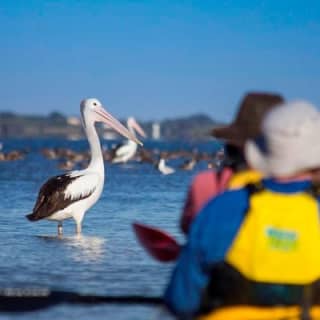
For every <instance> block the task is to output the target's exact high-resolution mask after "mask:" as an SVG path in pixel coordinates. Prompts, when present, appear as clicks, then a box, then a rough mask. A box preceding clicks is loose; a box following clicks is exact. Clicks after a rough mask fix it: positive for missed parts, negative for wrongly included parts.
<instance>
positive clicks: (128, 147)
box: [112, 117, 147, 163]
mask: <svg viewBox="0 0 320 320" xmlns="http://www.w3.org/2000/svg"><path fill="white" fill-rule="evenodd" d="M127 127H128V129H129V131H130V132H131V134H132V135H134V136H136V134H135V131H137V132H138V133H139V134H140V135H141V136H142V137H144V138H145V137H146V136H147V135H146V133H145V132H144V131H143V129H142V128H141V127H140V125H139V124H138V123H137V121H136V120H135V119H134V118H133V117H129V118H128V120H127ZM137 147H138V145H137V143H136V142H135V141H133V140H127V141H126V142H124V143H123V144H119V145H118V146H117V147H116V148H115V149H114V150H113V153H114V155H113V158H112V162H113V163H126V162H128V161H129V160H130V159H132V158H133V157H134V155H135V154H136V151H137Z"/></svg>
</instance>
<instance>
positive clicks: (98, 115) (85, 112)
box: [80, 98, 142, 145]
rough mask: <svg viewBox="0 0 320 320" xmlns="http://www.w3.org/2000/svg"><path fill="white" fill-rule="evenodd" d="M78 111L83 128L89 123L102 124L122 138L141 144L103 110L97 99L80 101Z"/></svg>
mask: <svg viewBox="0 0 320 320" xmlns="http://www.w3.org/2000/svg"><path fill="white" fill-rule="evenodd" d="M80 111H81V117H82V121H83V125H84V127H85V128H86V127H87V126H88V124H89V123H95V122H103V123H105V124H107V125H108V126H110V127H111V128H113V129H114V130H115V131H117V132H118V133H119V134H121V135H122V136H124V137H126V138H128V139H130V140H133V141H134V142H136V143H138V144H140V145H142V143H141V142H140V141H139V140H138V139H137V138H136V137H135V136H134V135H133V134H132V133H131V132H130V131H129V130H128V129H127V128H126V127H125V126H123V125H122V124H121V123H120V122H119V121H118V120H117V119H116V118H114V117H113V116H112V115H111V114H110V113H109V112H107V111H106V110H105V109H104V108H103V106H102V104H101V102H100V101H99V100H98V99H95V98H90V99H84V100H82V101H81V103H80Z"/></svg>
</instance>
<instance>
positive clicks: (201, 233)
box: [165, 101, 320, 319]
mask: <svg viewBox="0 0 320 320" xmlns="http://www.w3.org/2000/svg"><path fill="white" fill-rule="evenodd" d="M319 136H320V112H319V111H318V110H317V108H316V107H314V106H313V105H311V104H310V103H307V102H304V101H297V102H291V103H286V104H283V105H280V106H279V107H277V108H274V109H273V110H271V111H270V112H269V113H268V114H267V115H266V116H265V118H264V120H263V122H262V126H261V135H260V136H259V137H256V138H252V139H250V140H248V141H247V142H245V145H244V153H245V158H246V160H247V162H248V163H249V165H250V166H251V167H252V168H254V169H256V170H259V171H261V172H262V173H263V175H264V177H265V178H263V179H262V180H260V181H259V182H255V183H249V184H248V185H246V186H244V187H242V188H239V189H234V190H230V191H228V192H224V193H222V194H221V195H219V196H217V197H216V198H215V199H213V200H211V201H209V203H208V204H207V205H206V206H205V207H204V208H203V209H202V210H201V211H200V213H199V214H198V216H197V218H196V219H195V220H194V222H193V223H192V226H191V229H190V231H189V235H188V243H187V244H186V245H185V246H184V247H183V249H182V251H181V253H180V255H179V259H178V262H177V265H176V268H175V270H174V272H173V275H172V278H171V281H170V283H169V286H168V288H167V290H166V294H165V301H166V303H167V305H168V307H169V309H170V310H171V311H173V312H174V313H175V314H176V315H178V316H179V318H181V319H191V318H192V319H193V317H194V316H195V315H196V314H197V315H198V314H199V313H201V312H204V311H206V312H208V310H211V311H212V310H213V311H215V310H217V309H222V311H223V308H224V307H228V309H229V310H230V308H231V307H232V306H240V305H244V306H245V308H244V310H243V311H242V312H244V314H241V310H240V309H241V308H239V309H238V311H237V312H238V314H237V315H236V316H235V317H234V318H237V319H238V318H239V319H240V318H241V319H247V318H250V319H251V318H253V317H250V315H249V311H248V310H249V309H250V306H251V307H252V308H253V309H254V308H255V310H257V306H261V305H264V306H267V307H270V308H272V307H274V306H278V307H279V306H283V305H284V306H288V305H291V306H292V305H298V306H303V307H304V308H305V309H306V310H303V311H304V314H306V318H308V319H309V317H308V316H307V313H308V308H309V307H311V306H312V305H313V304H317V305H318V306H319V304H320V292H319V288H320V286H319V284H320V223H319V214H320V209H319V202H320V190H319V188H315V186H314V185H313V183H312V179H313V174H314V172H315V171H318V170H319V168H320V144H319V141H318V140H319ZM306 288H307V289H306ZM310 292H312V294H310ZM278 311H279V310H278ZM275 312H277V311H275ZM219 314H220V315H221V310H220V313H219ZM263 314H264V315H265V313H263V312H262V314H260V315H259V313H258V312H256V318H264V317H265V316H263ZM271 314H272V312H271ZM278 314H279V313H278ZM298 316H299V312H298V314H297V318H298ZM222 318H223V316H222V315H221V317H219V319H222ZM226 318H227V317H226ZM270 318H272V319H273V318H276V316H275V315H274V316H273V317H272V316H270ZM201 319H207V318H206V317H203V318H201ZM210 319H214V317H213V316H212V318H210ZM310 319H311V317H310Z"/></svg>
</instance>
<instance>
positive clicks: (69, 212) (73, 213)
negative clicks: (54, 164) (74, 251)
mask: <svg viewBox="0 0 320 320" xmlns="http://www.w3.org/2000/svg"><path fill="white" fill-rule="evenodd" d="M70 177H79V178H77V179H76V180H74V181H73V182H72V183H71V184H70V185H69V186H68V187H67V189H66V190H65V193H64V195H65V198H71V199H72V198H78V196H79V195H80V194H81V195H86V194H89V193H91V192H92V190H94V191H93V193H92V194H91V195H90V196H89V197H88V198H85V199H83V200H79V201H76V202H73V203H72V204H71V205H69V206H68V207H66V208H65V209H63V210H60V211H57V212H55V213H54V214H53V215H51V216H50V217H48V218H47V219H48V220H55V221H62V220H65V219H69V218H73V219H74V220H75V221H76V223H77V224H78V223H81V221H82V219H83V217H84V214H85V213H86V211H87V210H88V209H90V208H91V207H92V206H93V205H94V204H95V203H96V202H97V201H98V200H99V198H100V196H101V193H102V191H103V186H104V169H103V168H102V169H101V168H100V171H99V170H96V171H93V170H90V169H89V168H88V169H85V170H80V171H72V172H71V173H70Z"/></svg>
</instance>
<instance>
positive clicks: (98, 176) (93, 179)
mask: <svg viewBox="0 0 320 320" xmlns="http://www.w3.org/2000/svg"><path fill="white" fill-rule="evenodd" d="M80 110H81V120H82V125H83V128H84V131H85V133H86V136H87V139H88V142H89V145H90V151H91V159H90V163H89V165H88V167H87V168H86V169H84V170H76V171H70V172H68V173H65V174H62V175H58V176H55V177H53V178H50V179H49V180H48V181H47V182H46V183H45V184H44V185H43V186H42V187H41V189H40V191H39V194H38V198H37V201H36V204H35V206H34V208H33V211H32V213H30V214H28V215H27V216H26V217H27V218H28V219H29V220H30V221H38V220H41V219H48V220H53V221H57V222H58V235H62V233H63V228H62V221H63V220H65V219H69V218H73V219H74V221H75V223H76V233H77V234H80V233H81V227H82V220H83V218H84V215H85V213H86V212H87V210H88V209H90V208H91V207H92V206H93V205H94V204H95V203H96V202H97V201H98V199H99V198H100V196H101V193H102V190H103V185H104V178H105V175H104V161H103V156H102V151H101V145H100V141H99V137H98V134H97V131H96V128H95V123H96V122H104V123H106V124H107V125H109V126H110V127H112V128H113V129H114V130H115V131H117V132H118V133H120V134H121V135H123V136H124V137H126V138H128V139H130V140H133V141H134V143H137V144H141V142H140V141H139V140H138V139H137V138H136V137H135V135H133V134H132V133H131V132H130V131H128V129H127V128H125V127H124V126H123V125H122V124H121V123H120V122H119V121H118V120H116V119H115V118H114V117H113V116H112V115H111V114H110V113H108V112H107V111H106V110H105V109H104V108H103V106H102V104H101V103H100V101H99V100H97V99H94V98H91V99H85V100H83V101H82V102H81V104H80Z"/></svg>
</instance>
